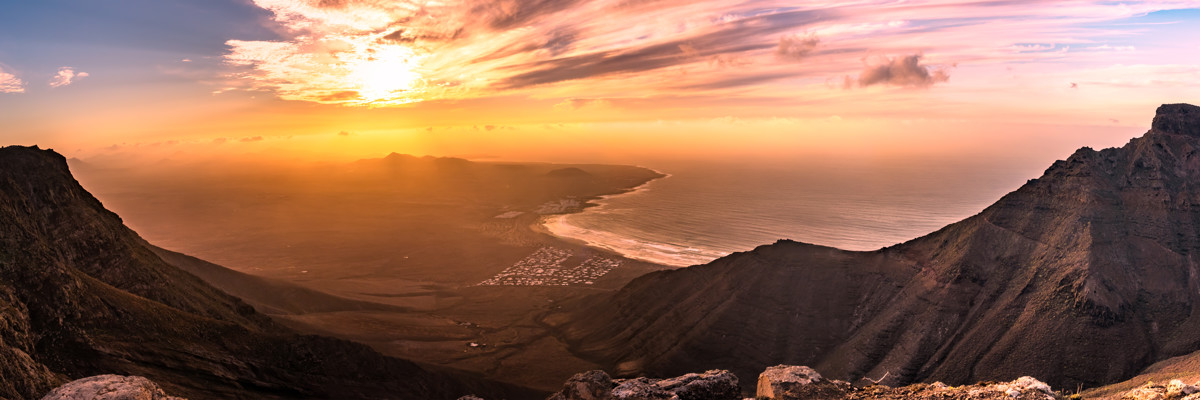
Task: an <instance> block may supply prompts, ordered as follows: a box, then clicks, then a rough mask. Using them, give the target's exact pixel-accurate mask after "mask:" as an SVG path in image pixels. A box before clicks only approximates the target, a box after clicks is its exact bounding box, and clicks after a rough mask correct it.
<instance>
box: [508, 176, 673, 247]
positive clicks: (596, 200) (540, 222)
mask: <svg viewBox="0 0 1200 400" xmlns="http://www.w3.org/2000/svg"><path fill="white" fill-rule="evenodd" d="M635 167H638V168H644V169H648V170H650V171H654V173H655V174H658V175H659V176H658V177H655V178H651V179H648V180H646V181H645V182H642V183H641V184H638V185H637V186H634V187H631V188H628V189H625V190H622V191H619V192H614V193H607V194H601V195H598V196H590V197H585V198H582V199H580V200H581V202H580V206H579V208H578V209H573V210H569V211H565V212H561V213H555V214H543V215H538V216H537V218H534V220H533V223H531V224H529V230H531V231H533V232H534V233H536V234H542V235H546V236H549V237H552V238H554V239H555V240H558V241H561V242H564V243H567V244H570V245H574V246H583V247H587V248H589V249H592V250H595V251H599V252H602V253H607V254H611V255H614V256H618V257H621V258H627V259H630V260H635V261H639V262H644V263H649V264H654V265H658V266H662V267H667V268H676V267H675V266H672V265H669V264H663V263H660V262H657V261H653V260H645V259H640V258H636V257H630V256H629V255H626V254H624V253H621V252H620V251H618V250H616V249H612V248H609V247H607V246H603V245H599V244H594V243H590V242H588V241H586V240H582V239H577V238H573V237H567V236H561V235H557V234H555V233H554V232H553V230H551V229H550V228H549V227H548V226H546V224H548V223H550V222H551V220H556V219H560V218H564V217H567V216H569V215H575V214H582V213H585V212H587V211H588V210H595V209H600V208H603V207H604V206H605V204H604V203H602V201H604V200H607V199H610V198H613V197H617V196H622V195H627V194H632V193H635V192H640V191H644V190H647V186H649V185H650V184H651V183H654V182H656V181H660V180H663V179H667V178H670V177H671V174H668V173H665V172H662V171H659V170H657V169H654V168H649V167H643V166H640V165H635Z"/></svg>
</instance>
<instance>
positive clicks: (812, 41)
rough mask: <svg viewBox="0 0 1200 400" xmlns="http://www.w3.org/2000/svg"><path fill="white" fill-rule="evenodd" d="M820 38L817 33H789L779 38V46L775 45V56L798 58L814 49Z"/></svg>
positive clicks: (807, 54)
mask: <svg viewBox="0 0 1200 400" xmlns="http://www.w3.org/2000/svg"><path fill="white" fill-rule="evenodd" d="M820 42H821V39H819V38H817V35H808V36H804V37H800V36H796V35H789V36H783V37H780V38H779V46H777V47H775V56H776V57H779V58H782V59H786V60H800V59H803V58H805V57H808V56H809V55H810V54H812V52H813V50H816V48H817V44H818V43H820Z"/></svg>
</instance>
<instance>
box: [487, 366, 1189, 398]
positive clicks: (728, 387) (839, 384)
mask: <svg viewBox="0 0 1200 400" xmlns="http://www.w3.org/2000/svg"><path fill="white" fill-rule="evenodd" d="M864 382H865V383H866V385H865V386H864V385H854V384H851V383H850V382H846V381H839V380H833V379H826V378H824V377H822V376H821V374H819V373H817V371H815V370H813V369H812V368H809V367H802V366H792V365H779V366H774V367H770V368H767V369H766V371H763V373H762V374H759V376H758V387H757V393H756V395H755V398H754V399H757V400H868V399H875V400H934V399H937V400H1060V399H1078V398H1080V396H1079V395H1069V396H1068V395H1064V394H1063V393H1060V392H1056V391H1054V390H1053V389H1051V388H1050V385H1047V384H1046V383H1044V382H1042V381H1039V380H1037V379H1034V378H1032V377H1028V376H1025V377H1021V378H1018V379H1016V380H1013V381H1011V382H982V383H978V384H974V385H964V386H950V385H946V384H944V383H941V382H935V383H929V384H926V383H919V384H914V385H908V386H903V387H889V386H884V385H878V384H872V383H871V382H869V381H864ZM1197 384H1200V382H1197ZM738 387H739V386H738V379H737V376H735V375H734V374H732V373H730V372H729V371H723V370H713V371H708V372H705V373H702V374H687V375H683V376H680V377H676V378H669V379H647V378H635V379H612V378H611V377H609V375H608V374H606V373H604V371H588V372H584V373H581V374H576V375H575V376H574V377H572V378H571V379H570V380H569V381H567V383H566V384H564V385H563V388H562V390H561V391H559V392H558V393H555V394H553V395H551V396H550V397H549V398H548V399H547V400H742V396H741V393H740V390H739V389H738ZM1110 398H1111V399H1114V400H1200V386H1197V385H1188V384H1185V383H1183V382H1181V381H1178V380H1173V381H1170V382H1168V383H1165V384H1162V383H1154V382H1150V383H1147V384H1146V385H1144V386H1141V387H1139V388H1136V389H1133V390H1130V391H1128V392H1124V393H1121V394H1118V395H1117V396H1113V397H1110ZM754 399H746V400H754ZM469 400H475V399H469Z"/></svg>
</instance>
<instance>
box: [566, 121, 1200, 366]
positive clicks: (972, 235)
mask: <svg viewBox="0 0 1200 400" xmlns="http://www.w3.org/2000/svg"><path fill="white" fill-rule="evenodd" d="M1198 110H1200V108H1198V107H1195V106H1191V105H1165V106H1163V107H1161V108H1159V115H1158V116H1157V117H1156V119H1155V122H1154V124H1153V129H1151V130H1150V131H1149V132H1147V133H1146V134H1145V135H1144V136H1142V137H1140V138H1136V139H1133V140H1131V141H1130V142H1129V143H1128V144H1126V145H1125V146H1123V147H1121V148H1112V149H1105V150H1101V151H1096V150H1092V149H1089V148H1083V149H1080V150H1078V151H1076V152H1075V153H1074V154H1072V155H1071V156H1070V157H1069V158H1067V159H1066V160H1062V161H1057V162H1055V163H1054V164H1053V165H1052V166H1050V168H1049V169H1047V170H1046V172H1045V173H1044V174H1043V175H1042V176H1041V177H1040V178H1037V179H1031V180H1030V181H1028V182H1027V183H1026V184H1025V185H1023V186H1022V187H1021V188H1019V189H1018V190H1016V191H1014V192H1012V193H1009V194H1008V195H1006V196H1004V197H1003V198H1001V199H1000V200H999V201H997V202H996V203H995V204H993V205H991V206H990V207H988V208H987V209H985V210H984V211H982V212H980V213H979V214H977V215H975V216H972V217H969V218H967V219H965V220H963V221H960V222H957V223H954V224H951V225H949V226H947V227H945V228H943V229H941V230H938V231H936V232H933V233H931V234H929V235H926V236H924V237H921V238H917V239H914V240H912V241H909V242H906V243H902V244H899V245H896V246H891V247H887V248H884V249H880V250H877V251H870V252H851V251H842V250H838V249H833V248H829V247H822V246H816V245H811V244H804V243H797V242H793V241H787V240H782V241H779V242H777V243H775V244H772V245H766V246H761V247H759V248H757V249H754V250H753V251H748V252H743V253H735V254H732V255H729V256H727V257H724V258H721V259H718V260H715V261H713V262H711V263H708V264H705V265H700V266H694V267H690V268H684V269H678V270H671V271H661V272H656V273H651V274H648V275H646V276H643V277H640V278H638V279H636V280H634V281H632V282H630V283H629V284H628V285H626V286H625V287H624V288H622V289H621V290H620V291H618V292H616V293H613V294H605V295H598V296H595V297H593V298H591V299H588V300H586V301H584V304H582V306H580V307H578V308H576V309H573V310H569V311H567V312H569V313H570V315H568V316H562V315H557V316H553V318H546V319H544V320H546V321H555V323H556V324H558V325H557V326H558V328H559V331H560V332H561V336H562V337H563V338H564V340H565V341H566V342H567V343H569V344H571V348H572V350H573V351H574V352H575V353H576V354H579V355H582V356H584V357H585V358H588V359H590V360H592V361H595V362H597V363H600V364H601V365H604V366H606V367H607V368H609V369H610V370H612V371H614V375H615V376H618V377H620V376H638V375H651V376H673V375H677V374H681V373H684V372H687V371H689V370H692V369H727V370H730V371H733V372H734V373H736V374H739V375H741V376H750V375H751V374H757V373H758V372H760V371H762V370H763V369H764V368H766V367H768V366H771V365H776V364H800V365H811V366H813V367H815V368H817V369H818V370H820V371H821V372H822V375H824V376H825V377H826V378H831V379H841V380H847V381H850V382H855V383H859V382H860V381H861V379H862V378H868V377H869V378H872V379H879V378H880V377H884V376H886V379H883V380H882V381H881V383H884V384H889V385H903V384H909V383H913V382H933V381H942V382H946V383H949V384H953V385H961V384H968V383H971V382H979V381H1011V380H1013V379H1016V378H1018V377H1021V376H1024V375H1032V376H1037V377H1039V378H1041V379H1044V380H1045V381H1046V382H1049V383H1050V384H1052V385H1055V386H1056V387H1069V388H1076V387H1080V386H1082V387H1084V388H1088V387H1095V386H1100V385H1103V384H1107V383H1112V382H1116V381H1120V380H1124V379H1127V378H1129V377H1131V376H1133V375H1134V374H1136V373H1138V372H1139V371H1141V370H1142V369H1144V368H1146V367H1147V366H1148V365H1150V364H1152V363H1154V362H1156V361H1159V360H1163V359H1166V358H1169V357H1173V356H1178V355H1181V354H1187V353H1190V352H1192V351H1195V350H1196V349H1200V268H1198V267H1197V261H1196V260H1195V256H1196V254H1200V112H1198ZM560 321H567V322H560ZM747 386H748V385H747ZM744 389H746V390H750V389H751V388H750V387H745V388H744Z"/></svg>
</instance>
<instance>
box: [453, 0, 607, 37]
mask: <svg viewBox="0 0 1200 400" xmlns="http://www.w3.org/2000/svg"><path fill="white" fill-rule="evenodd" d="M581 2H583V0H498V1H487V2H484V3H483V4H480V5H478V6H475V8H474V9H472V13H473V14H475V15H477V16H478V17H479V18H480V19H482V20H483V21H484V23H485V24H486V25H487V26H488V27H490V28H492V29H493V30H497V31H504V30H509V29H512V28H518V27H521V26H523V25H526V24H528V23H530V22H532V21H533V20H535V19H537V18H539V17H542V16H545V15H549V14H554V13H556V12H559V11H563V10H566V9H569V8H571V6H573V5H575V4H578V3H581Z"/></svg>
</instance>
